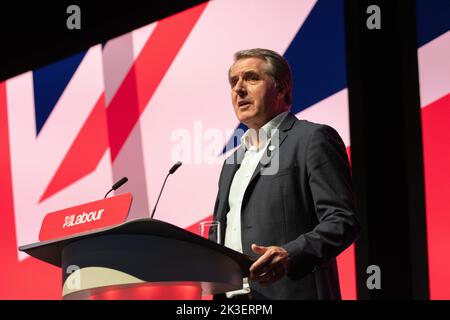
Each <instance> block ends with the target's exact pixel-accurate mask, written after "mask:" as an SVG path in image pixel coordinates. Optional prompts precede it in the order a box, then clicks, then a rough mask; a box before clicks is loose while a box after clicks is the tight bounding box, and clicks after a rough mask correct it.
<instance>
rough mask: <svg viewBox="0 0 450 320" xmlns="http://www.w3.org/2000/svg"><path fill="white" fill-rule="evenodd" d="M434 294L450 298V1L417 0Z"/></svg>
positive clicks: (431, 293)
mask: <svg viewBox="0 0 450 320" xmlns="http://www.w3.org/2000/svg"><path fill="white" fill-rule="evenodd" d="M416 3H417V34H418V47H419V49H418V61H419V81H420V102H421V106H422V137H423V154H424V174H425V200H426V214H427V238H428V263H429V279H430V298H431V299H450V286H449V284H450V273H449V270H450V255H449V254H448V253H449V252H450V130H449V127H450V31H449V30H450V1H448V0H432V1H427V0H417V1H416Z"/></svg>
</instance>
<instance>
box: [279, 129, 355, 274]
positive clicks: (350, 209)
mask: <svg viewBox="0 0 450 320" xmlns="http://www.w3.org/2000/svg"><path fill="white" fill-rule="evenodd" d="M306 152H307V154H306V167H307V174H308V179H309V186H310V191H311V195H312V199H313V202H314V208H315V215H316V217H317V221H318V223H317V225H316V226H315V227H314V228H313V230H311V231H310V232H307V233H304V234H302V235H300V236H299V237H298V238H296V239H295V240H293V241H291V242H289V243H287V244H285V245H284V246H283V247H284V248H285V249H286V250H287V251H288V253H289V256H290V259H291V271H290V274H289V275H288V276H289V277H291V278H294V279H298V278H301V277H303V276H304V275H306V274H307V273H309V272H311V271H313V270H314V269H315V267H316V266H319V265H321V264H323V263H326V262H327V261H329V260H330V259H332V258H334V257H336V256H337V255H338V254H339V253H341V252H342V251H343V250H344V249H345V248H347V247H348V246H349V245H350V244H351V243H352V242H353V241H355V239H356V238H357V236H358V234H359V229H360V227H359V223H358V221H357V218H356V217H355V205H354V195H353V187H352V179H351V174H350V165H349V162H348V158H347V154H346V150H345V145H344V143H343V142H342V140H341V138H340V137H339V135H338V133H337V132H336V131H335V130H334V129H332V128H331V127H329V126H325V125H322V126H319V127H318V128H317V129H315V130H314V131H313V133H312V134H311V136H310V141H309V143H308V145H307V150H306Z"/></svg>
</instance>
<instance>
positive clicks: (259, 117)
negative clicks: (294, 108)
mask: <svg viewBox="0 0 450 320" xmlns="http://www.w3.org/2000/svg"><path fill="white" fill-rule="evenodd" d="M265 67H266V62H265V61H264V60H262V59H259V58H244V59H240V60H238V61H236V62H235V63H234V64H233V65H232V67H231V69H230V74H229V79H230V85H231V101H232V103H233V108H234V112H235V113H236V117H237V118H238V120H239V121H240V122H242V123H244V124H245V125H246V126H247V127H249V128H253V129H259V128H261V127H262V126H263V125H264V124H265V123H267V122H268V121H269V120H270V119H272V118H273V117H274V116H276V115H277V114H278V113H280V112H282V111H284V108H285V106H284V104H283V93H282V92H279V91H278V89H277V88H276V87H275V82H274V81H273V79H272V78H271V77H270V76H269V75H267V74H266V72H265Z"/></svg>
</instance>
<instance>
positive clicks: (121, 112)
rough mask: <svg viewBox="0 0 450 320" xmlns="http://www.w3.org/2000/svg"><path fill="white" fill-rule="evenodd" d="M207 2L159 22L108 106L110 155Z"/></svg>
mask: <svg viewBox="0 0 450 320" xmlns="http://www.w3.org/2000/svg"><path fill="white" fill-rule="evenodd" d="M205 7H206V3H205V4H202V5H199V6H196V7H194V8H191V9H189V10H186V11H184V12H182V13H179V14H176V15H174V16H172V17H169V18H166V19H164V20H161V21H160V22H158V25H157V26H156V28H155V30H154V31H153V33H152V35H151V36H150V38H149V39H148V41H147V43H146V45H145V46H144V48H143V49H142V51H141V53H140V55H139V56H138V58H137V59H136V61H135V63H134V65H133V67H132V68H131V70H130V71H129V73H128V75H127V76H126V78H125V80H124V82H123V84H122V85H121V87H120V88H119V90H118V91H117V93H116V95H115V96H114V98H113V99H112V100H111V103H110V105H109V107H108V126H109V128H110V131H109V143H110V147H111V158H112V160H113V161H114V159H115V158H116V157H117V154H118V153H119V151H120V149H121V148H122V146H123V145H124V143H125V141H126V139H127V138H128V136H129V135H130V132H131V130H132V129H133V127H134V126H135V124H136V122H137V121H138V119H139V116H140V115H141V113H142V112H143V111H144V110H145V108H146V106H147V105H148V103H149V101H150V99H151V98H152V96H153V94H154V93H155V91H156V89H157V88H158V85H159V84H160V82H161V80H162V79H163V77H164V75H165V74H166V73H167V70H168V69H169V67H170V65H171V64H172V62H173V60H174V59H175V57H176V56H177V54H178V52H179V51H180V49H181V47H182V46H183V44H184V42H185V41H186V39H187V37H188V35H189V34H190V32H191V30H192V28H193V27H194V25H195V24H196V22H197V20H198V18H199V17H200V15H201V14H202V12H203V10H204V9H205Z"/></svg>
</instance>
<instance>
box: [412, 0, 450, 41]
mask: <svg viewBox="0 0 450 320" xmlns="http://www.w3.org/2000/svg"><path fill="white" fill-rule="evenodd" d="M416 16H417V43H418V47H421V46H423V45H424V44H426V43H428V42H430V41H431V40H433V39H435V38H437V37H439V36H440V35H442V34H444V33H446V32H447V31H449V30H450V1H449V0H433V1H430V0H416Z"/></svg>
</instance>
